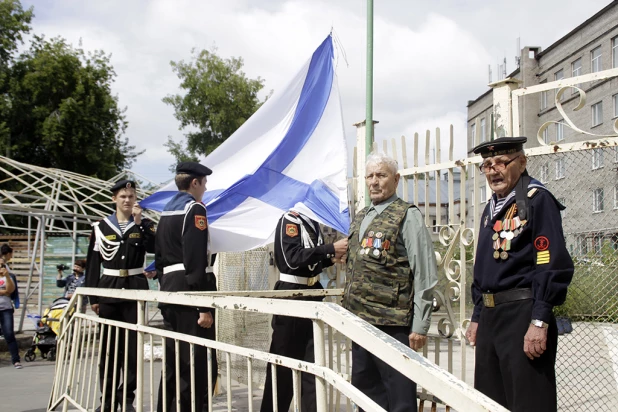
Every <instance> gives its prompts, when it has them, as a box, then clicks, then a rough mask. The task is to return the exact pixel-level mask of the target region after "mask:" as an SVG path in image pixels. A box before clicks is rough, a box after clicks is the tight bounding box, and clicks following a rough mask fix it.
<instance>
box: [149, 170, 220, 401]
mask: <svg viewBox="0 0 618 412" xmlns="http://www.w3.org/2000/svg"><path fill="white" fill-rule="evenodd" d="M211 173H212V171H211V170H210V169H209V168H207V167H206V166H204V165H201V164H199V163H197V162H182V163H179V164H178V166H177V167H176V179H175V180H176V186H177V187H178V190H179V192H178V193H177V194H176V195H175V196H174V197H173V198H172V199H171V200H170V201H169V202H168V203H167V205H166V206H165V208H164V210H163V213H161V219H160V221H159V226H158V229H157V239H156V252H155V266H156V268H157V274H158V276H159V285H160V287H161V290H162V291H166V292H186V291H214V290H216V279H215V276H214V274H213V273H212V268H211V267H210V260H209V258H210V253H209V247H208V241H209V239H208V218H207V217H206V207H205V206H204V204H203V203H202V202H201V200H202V197H203V196H204V193H205V192H206V176H208V175H210V174H211ZM160 308H161V314H162V315H163V320H164V324H165V326H166V327H167V328H168V329H171V330H173V331H174V332H180V333H184V334H187V335H192V336H197V337H201V338H206V339H213V340H214V339H215V328H214V311H213V310H212V309H211V308H196V307H191V306H181V305H167V304H166V305H163V304H161V305H160ZM165 350H166V375H165V376H163V374H162V376H161V384H160V385H159V402H158V405H157V411H162V410H163V404H164V403H165V405H166V410H168V411H171V410H175V405H176V380H177V379H178V380H179V381H180V411H182V412H189V411H191V410H192V409H191V406H192V405H191V404H192V396H193V399H194V405H195V410H196V411H200V412H201V411H202V408H203V405H204V401H205V399H208V390H207V388H208V381H207V377H206V372H207V349H206V348H205V347H203V346H199V345H195V347H194V354H195V357H194V362H195V363H194V370H193V373H194V379H195V386H194V387H193V388H192V387H191V352H190V346H189V344H188V343H185V342H180V352H179V365H178V370H179V375H178V376H176V348H175V344H174V341H173V340H172V339H167V340H166V344H165ZM216 377H217V356H216V353H215V351H214V350H213V351H212V376H211V379H212V386H213V388H214V386H215V381H216ZM164 385H165V387H164ZM164 395H165V402H164V400H163V398H164Z"/></svg>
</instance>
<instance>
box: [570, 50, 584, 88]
mask: <svg viewBox="0 0 618 412" xmlns="http://www.w3.org/2000/svg"><path fill="white" fill-rule="evenodd" d="M571 73H572V77H577V76H581V75H582V58H581V57H580V58H579V59H577V60H575V61H574V62H573V63H571ZM574 86H576V87H579V88H581V84H575V85H574ZM571 90H572V92H571V94H577V93H579V92H578V91H577V90H575V89H571Z"/></svg>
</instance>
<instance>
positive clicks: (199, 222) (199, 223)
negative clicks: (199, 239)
mask: <svg viewBox="0 0 618 412" xmlns="http://www.w3.org/2000/svg"><path fill="white" fill-rule="evenodd" d="M195 227H196V228H198V229H199V230H206V228H207V227H208V223H207V222H206V216H199V215H198V216H195Z"/></svg>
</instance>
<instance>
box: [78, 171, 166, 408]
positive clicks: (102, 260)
mask: <svg viewBox="0 0 618 412" xmlns="http://www.w3.org/2000/svg"><path fill="white" fill-rule="evenodd" d="M111 191H112V201H114V203H116V212H115V213H114V214H113V215H111V216H108V217H106V218H105V219H103V220H101V221H99V222H96V223H94V224H93V225H92V227H93V229H92V234H91V236H90V246H89V248H88V260H87V262H88V269H87V270H86V282H85V286H86V287H91V288H106V289H144V290H147V289H148V280H147V279H146V277H144V275H143V270H144V258H145V255H146V252H150V253H152V252H154V239H155V225H154V223H153V222H152V221H151V220H149V219H145V218H142V209H141V207H140V206H139V205H138V204H137V203H136V201H137V198H136V195H135V182H133V181H131V180H121V181H119V182H118V183H116V184H115V185H114V186H113V187H112V188H111ZM101 266H103V270H101ZM89 299H90V303H91V305H92V310H93V311H94V312H95V313H97V314H98V315H99V316H100V317H102V318H105V319H111V320H117V321H121V322H127V323H132V324H135V323H137V303H136V302H135V301H127V300H122V299H117V298H106V297H98V296H90V298H89ZM105 332H106V333H105V334H104V336H103V344H104V345H105V344H106V342H107V328H106V329H105ZM118 338H119V339H118V342H119V344H118V366H117V368H116V371H117V376H116V385H117V387H116V388H113V387H112V385H113V380H114V376H113V368H114V362H115V360H114V355H113V354H114V353H115V348H114V346H115V333H114V330H113V329H112V332H111V346H110V351H109V353H110V354H111V356H110V359H109V360H108V362H106V359H105V354H103V355H102V358H101V363H100V365H99V374H100V383H101V393H102V394H103V396H102V399H101V406H99V408H97V411H100V410H104V411H110V410H115V409H116V405H120V406H122V404H123V399H122V396H123V390H124V388H123V385H126V392H127V394H126V403H127V406H126V408H127V409H126V410H127V411H132V410H134V409H133V406H132V404H133V400H134V399H135V388H136V369H137V359H136V353H137V336H136V333H135V332H129V346H128V347H129V350H128V365H127V370H126V376H127V380H126V382H122V378H121V377H123V376H124V373H125V371H124V348H125V344H124V339H125V334H124V331H121V332H120V334H119V337H118ZM106 363H107V364H108V371H107V380H104V377H105V364H106ZM112 403H114V404H115V405H114V406H112Z"/></svg>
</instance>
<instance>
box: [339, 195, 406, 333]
mask: <svg viewBox="0 0 618 412" xmlns="http://www.w3.org/2000/svg"><path fill="white" fill-rule="evenodd" d="M410 207H415V206H413V205H410V204H408V203H406V202H404V201H403V200H401V199H397V200H395V201H394V202H393V203H391V204H390V205H389V206H388V207H387V208H386V209H384V211H383V212H382V213H380V214H379V215H377V216H376V217H375V218H374V219H373V221H372V222H371V223H370V224H369V227H367V230H366V232H365V233H363V236H362V241H360V242H359V240H358V238H359V233H358V232H359V228H360V225H361V222H362V221H363V219H364V217H365V215H366V214H367V210H368V208H365V209H363V210H362V211H361V212H360V213H358V214H357V215H356V218H355V219H354V222H352V225H351V226H350V235H349V237H348V246H349V249H348V250H349V251H350V255H349V256H348V265H347V284H346V289H345V294H344V296H343V307H344V308H346V309H348V310H349V311H350V312H352V313H354V314H355V315H356V316H358V317H360V318H361V319H363V320H365V321H367V322H369V323H371V324H372V325H386V326H410V325H411V323H412V312H413V306H412V299H413V297H414V288H413V283H412V275H411V269H410V263H409V262H408V256H407V255H406V254H404V255H399V254H398V253H397V238H398V236H399V229H400V228H401V226H402V222H403V219H404V218H405V216H406V212H407V211H408V208H410ZM376 246H377V247H376Z"/></svg>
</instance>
